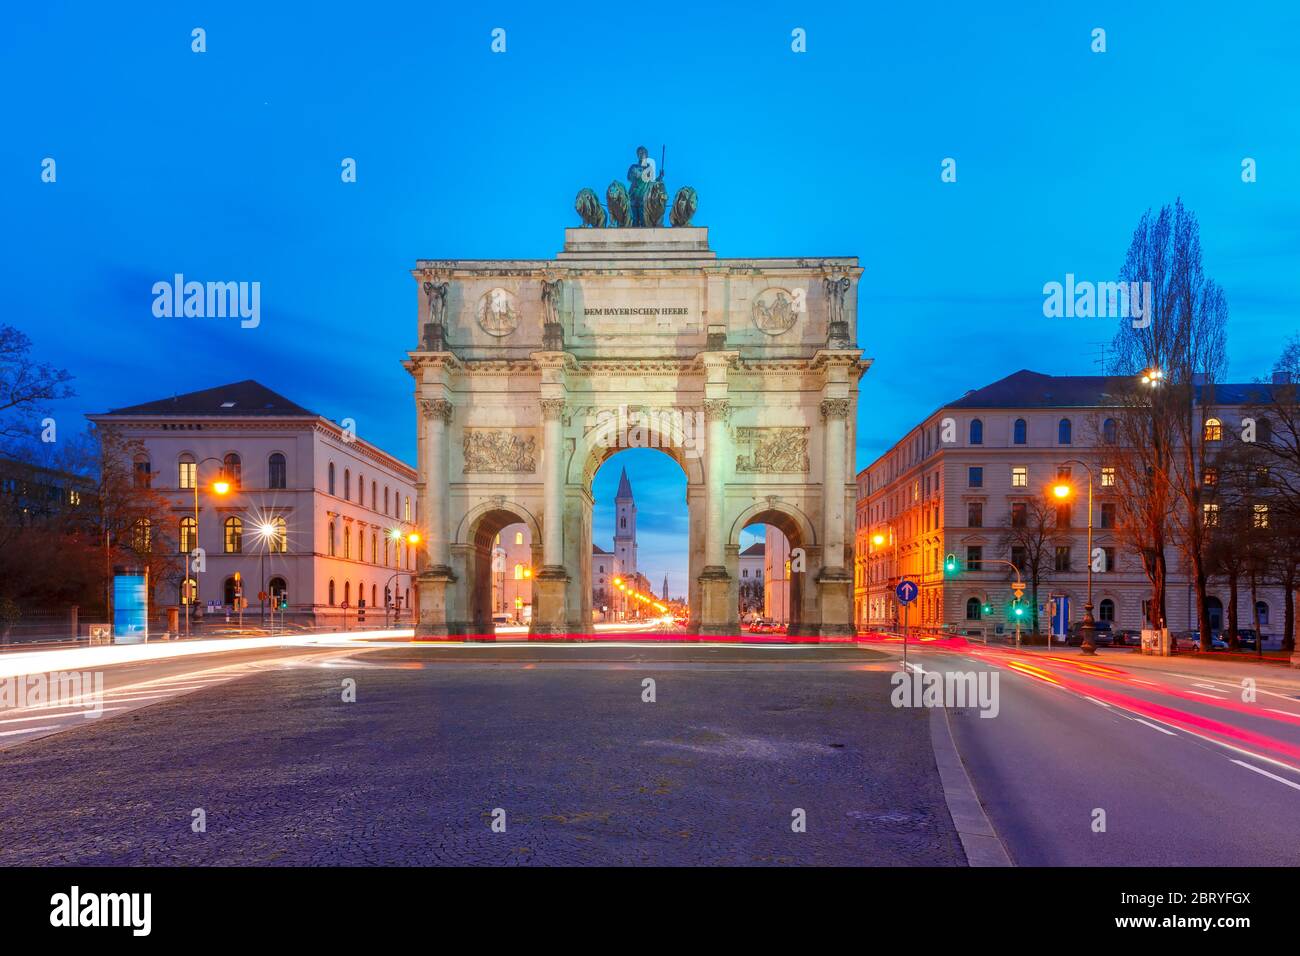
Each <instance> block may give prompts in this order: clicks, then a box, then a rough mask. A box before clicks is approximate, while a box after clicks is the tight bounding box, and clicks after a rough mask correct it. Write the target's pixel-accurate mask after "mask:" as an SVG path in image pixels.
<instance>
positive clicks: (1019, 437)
mask: <svg viewBox="0 0 1300 956" xmlns="http://www.w3.org/2000/svg"><path fill="white" fill-rule="evenodd" d="M1013 432H1014V435H1013V437H1012V439H1011V440H1012V441H1013V442H1015V443H1016V444H1017V445H1023V444H1024V443H1025V442H1026V441H1028V440H1029V425H1028V424H1026V422H1025V420H1024V419H1023V418H1017V419H1016V424H1015V428H1014V429H1013Z"/></svg>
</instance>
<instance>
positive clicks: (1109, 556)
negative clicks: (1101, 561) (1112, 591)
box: [1101, 548, 1115, 572]
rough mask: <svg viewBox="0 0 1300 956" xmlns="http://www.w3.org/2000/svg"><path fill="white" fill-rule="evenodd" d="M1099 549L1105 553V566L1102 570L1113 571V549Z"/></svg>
mask: <svg viewBox="0 0 1300 956" xmlns="http://www.w3.org/2000/svg"><path fill="white" fill-rule="evenodd" d="M1101 550H1102V551H1103V552H1105V554H1106V565H1105V567H1103V568H1102V571H1107V572H1109V571H1114V570H1115V549H1114V548H1102V549H1101Z"/></svg>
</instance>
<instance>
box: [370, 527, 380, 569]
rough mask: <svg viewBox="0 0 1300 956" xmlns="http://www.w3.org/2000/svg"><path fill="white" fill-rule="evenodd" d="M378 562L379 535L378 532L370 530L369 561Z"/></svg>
mask: <svg viewBox="0 0 1300 956" xmlns="http://www.w3.org/2000/svg"><path fill="white" fill-rule="evenodd" d="M378 562H379V535H378V533H376V532H374V531H372V532H370V563H371V564H377V563H378Z"/></svg>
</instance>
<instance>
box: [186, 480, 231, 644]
mask: <svg viewBox="0 0 1300 956" xmlns="http://www.w3.org/2000/svg"><path fill="white" fill-rule="evenodd" d="M209 461H215V462H216V463H217V464H218V465H220V466H221V475H223V476H224V475H225V473H226V463H225V462H224V461H222V460H221V459H220V458H216V457H214V456H212V455H209V456H208V457H207V458H204V459H202V460H200V461H196V462H195V463H194V540H193V541H191V542H190V547H189V549H187V550H186V552H185V636H186V637H189V636H190V607H191V605H193V604H194V601H195V599H196V598H197V597H198V590H199V583H198V581H194V582H193V584H191V578H190V555H191V554H192V553H193V552H194V551H196V550H197V549H198V547H199V469H200V468H201V467H203V465H204V464H206V463H207V462H209ZM212 492H213V494H215V495H217V496H222V495H227V494H229V493H230V482H229V481H227V480H226V479H225V478H224V477H218V478H217V480H216V481H214V482H213V483H212Z"/></svg>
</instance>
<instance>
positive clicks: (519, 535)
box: [515, 531, 524, 544]
mask: <svg viewBox="0 0 1300 956" xmlns="http://www.w3.org/2000/svg"><path fill="white" fill-rule="evenodd" d="M523 543H524V533H523V532H522V531H516V532H515V544H523Z"/></svg>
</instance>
